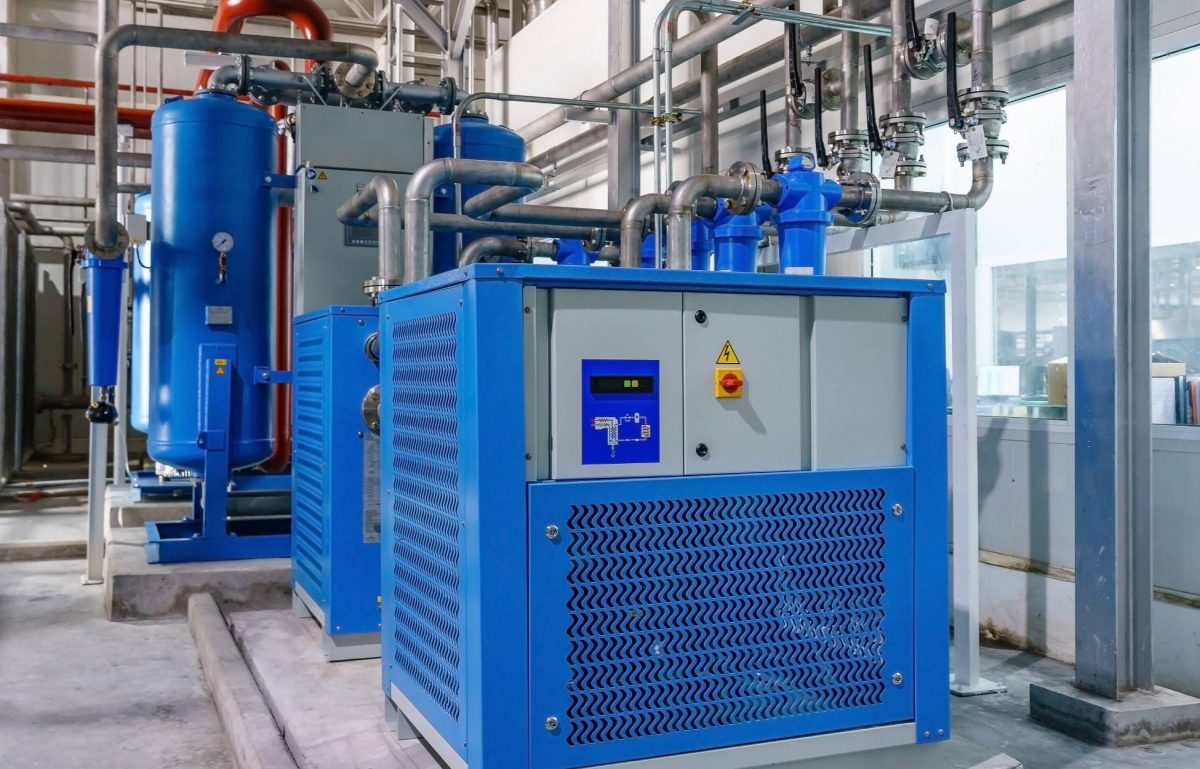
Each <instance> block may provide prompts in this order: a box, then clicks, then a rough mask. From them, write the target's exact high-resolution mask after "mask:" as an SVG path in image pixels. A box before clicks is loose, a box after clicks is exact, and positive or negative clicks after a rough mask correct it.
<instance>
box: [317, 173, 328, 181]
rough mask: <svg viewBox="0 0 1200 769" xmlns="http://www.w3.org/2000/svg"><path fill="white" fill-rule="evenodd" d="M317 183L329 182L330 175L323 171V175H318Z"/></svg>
mask: <svg viewBox="0 0 1200 769" xmlns="http://www.w3.org/2000/svg"><path fill="white" fill-rule="evenodd" d="M317 181H319V182H327V181H329V174H327V173H325V172H324V171H322V172H321V173H319V174H317Z"/></svg>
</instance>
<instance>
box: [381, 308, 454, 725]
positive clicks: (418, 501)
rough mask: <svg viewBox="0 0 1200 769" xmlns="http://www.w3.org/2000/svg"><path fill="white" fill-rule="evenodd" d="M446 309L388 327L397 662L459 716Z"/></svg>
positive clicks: (450, 340)
mask: <svg viewBox="0 0 1200 769" xmlns="http://www.w3.org/2000/svg"><path fill="white" fill-rule="evenodd" d="M456 324H457V321H456V316H455V315H454V314H453V313H446V314H442V315H431V316H428V317H424V318H417V319H413V320H406V321H400V322H397V323H395V324H393V325H392V329H391V335H392V381H391V406H392V428H393V430H392V446H391V448H392V455H393V456H392V467H391V472H392V476H393V479H394V480H393V486H392V491H393V503H392V504H393V507H392V527H393V529H392V531H393V534H394V535H395V546H394V549H393V556H394V564H395V565H394V568H393V574H394V576H395V584H394V585H393V596H394V598H395V602H394V606H395V642H396V645H395V649H396V656H395V660H394V662H395V664H396V666H397V667H398V668H399V669H401V670H403V671H404V672H405V673H406V674H407V676H408V677H409V678H411V679H412V680H413V682H414V683H416V685H417V686H419V687H420V688H421V689H423V690H424V691H425V692H426V693H427V694H428V695H429V697H430V698H431V699H432V701H433V702H434V703H436V704H437V706H438V707H440V708H441V709H442V710H443V711H444V712H445V713H446V715H447V716H448V717H449V718H450V720H451V721H453V722H454V723H456V724H457V723H459V717H460V714H461V707H462V706H461V700H460V695H461V688H462V684H461V680H460V664H459V662H460V645H459V633H460V630H459V628H460V610H459V576H458V575H459V567H458V563H459V513H458V505H459V496H458V389H457V388H458V366H457V363H456V361H457V352H458V341H457V336H456Z"/></svg>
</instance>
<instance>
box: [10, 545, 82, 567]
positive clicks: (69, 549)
mask: <svg viewBox="0 0 1200 769" xmlns="http://www.w3.org/2000/svg"><path fill="white" fill-rule="evenodd" d="M86 556H87V543H86V542H0V562H3V561H56V560H68V559H75V558H84V557H86Z"/></svg>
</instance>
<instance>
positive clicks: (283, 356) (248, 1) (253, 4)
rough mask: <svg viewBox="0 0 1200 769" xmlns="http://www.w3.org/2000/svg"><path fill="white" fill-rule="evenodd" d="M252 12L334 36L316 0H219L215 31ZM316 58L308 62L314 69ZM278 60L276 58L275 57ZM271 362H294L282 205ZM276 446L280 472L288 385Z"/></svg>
mask: <svg viewBox="0 0 1200 769" xmlns="http://www.w3.org/2000/svg"><path fill="white" fill-rule="evenodd" d="M255 16H282V17H283V18H286V19H288V20H289V21H291V22H292V23H293V24H295V25H296V26H297V27H298V28H299V29H300V31H301V32H302V33H303V34H304V37H305V38H306V39H308V40H332V39H333V25H332V24H330V23H329V17H328V16H326V15H325V11H323V10H322V9H321V6H320V5H318V4H317V2H316V0H221V2H220V4H219V5H218V6H217V15H216V16H215V17H214V18H213V30H214V31H216V32H240V31H241V30H242V24H243V23H244V22H245V21H246V20H247V19H250V18H253V17H255ZM313 64H315V62H312V61H310V62H309V63H308V66H309V69H312V66H313ZM276 66H280V63H278V62H277V63H276ZM210 74H211V72H210V71H203V72H201V73H200V78H199V80H198V81H197V84H196V88H197V90H199V89H201V88H204V87H205V86H207V85H208V78H209V75H210ZM271 116H272V117H273V118H275V119H276V120H282V119H283V118H284V117H286V116H287V108H286V107H283V106H276V107H272V108H271ZM287 147H288V145H287V137H286V136H280V137H278V139H277V140H276V153H277V164H276V168H277V170H278V172H279V173H283V174H286V173H288V172H289V171H290V169H289V168H288V167H287ZM275 227H276V229H275V368H276V369H278V370H281V371H287V370H289V369H291V367H292V212H291V210H290V209H286V208H280V209H279V211H278V214H277V216H276V218H275ZM274 411H275V450H274V451H273V452H272V453H271V456H270V457H268V458H267V460H266V461H265V462H263V464H262V466H263V468H264V469H265V470H267V471H268V472H283V471H284V470H286V469H287V468H288V466H289V465H290V464H291V462H292V399H291V392H290V389H289V388H287V387H282V388H279V389H278V390H277V391H276V394H275V409H274Z"/></svg>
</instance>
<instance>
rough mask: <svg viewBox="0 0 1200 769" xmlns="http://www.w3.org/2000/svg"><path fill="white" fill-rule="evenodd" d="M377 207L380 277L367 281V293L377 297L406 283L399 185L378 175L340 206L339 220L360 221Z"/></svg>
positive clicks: (346, 221) (344, 222)
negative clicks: (388, 289) (380, 293)
mask: <svg viewBox="0 0 1200 769" xmlns="http://www.w3.org/2000/svg"><path fill="white" fill-rule="evenodd" d="M373 208H378V211H379V213H378V214H377V215H376V217H377V218H376V220H377V222H378V227H379V268H378V270H379V271H378V274H377V275H376V276H375V277H374V278H372V279H371V280H369V281H367V284H366V286H364V292H365V293H367V294H368V295H370V296H375V295H376V294H378V293H379V292H380V291H382V290H385V289H387V288H391V287H392V286H399V285H403V284H404V283H405V280H404V277H405V275H404V251H403V246H402V244H403V243H404V207H403V202H402V197H401V194H400V184H399V183H398V182H397V181H396V180H395V179H394V178H392V177H391V176H388V175H386V174H378V175H377V176H375V177H374V178H372V179H371V183H370V184H368V185H367V186H365V187H363V188H362V189H361V190H359V191H358V192H356V193H354V196H353V197H352V198H350V199H349V200H347V201H346V202H345V203H343V204H342V205H341V206H339V207H338V210H337V218H338V221H339V222H342V223H343V224H350V223H353V222H354V221H356V220H358V219H360V218H361V217H362V216H363V215H364V214H365V213H367V212H368V211H370V210H371V209H373Z"/></svg>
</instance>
